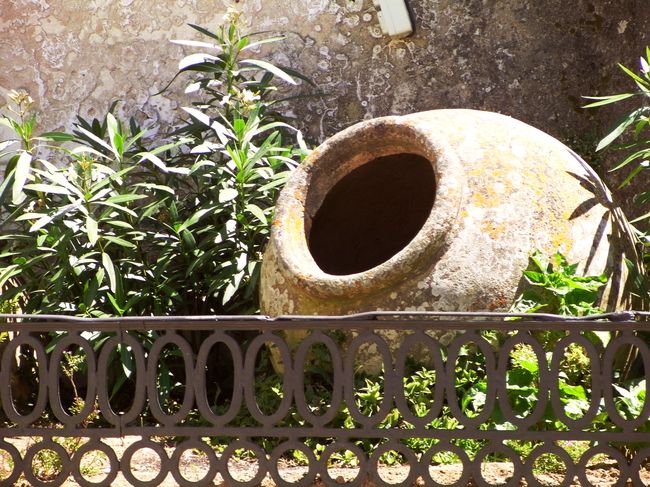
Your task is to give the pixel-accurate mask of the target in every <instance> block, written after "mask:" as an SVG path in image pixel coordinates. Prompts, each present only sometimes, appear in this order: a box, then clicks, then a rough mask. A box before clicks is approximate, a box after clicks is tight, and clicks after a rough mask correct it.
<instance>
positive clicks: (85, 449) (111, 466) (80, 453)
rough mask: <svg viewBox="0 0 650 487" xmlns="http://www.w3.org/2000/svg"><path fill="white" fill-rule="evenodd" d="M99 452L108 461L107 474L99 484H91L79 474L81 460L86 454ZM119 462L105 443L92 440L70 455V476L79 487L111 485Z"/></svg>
mask: <svg viewBox="0 0 650 487" xmlns="http://www.w3.org/2000/svg"><path fill="white" fill-rule="evenodd" d="M93 451H99V452H102V453H103V454H104V455H106V458H107V459H108V473H107V475H106V477H104V478H103V479H102V480H101V481H100V482H91V481H89V480H87V479H86V478H85V477H84V476H83V475H82V473H81V461H82V460H83V457H84V455H86V454H87V453H90V452H93ZM119 467H120V462H119V460H118V459H117V455H116V454H115V452H114V451H113V449H112V448H111V447H110V446H108V445H107V444H105V443H102V442H101V441H99V440H98V439H92V440H90V441H88V442H87V443H84V444H83V445H82V446H81V448H79V449H78V450H77V451H76V452H74V454H73V455H72V475H73V477H74V479H75V481H76V482H77V483H78V484H79V485H80V486H81V487H96V486H98V485H111V484H112V483H113V480H115V477H117V472H118V471H119V469H120V468H119Z"/></svg>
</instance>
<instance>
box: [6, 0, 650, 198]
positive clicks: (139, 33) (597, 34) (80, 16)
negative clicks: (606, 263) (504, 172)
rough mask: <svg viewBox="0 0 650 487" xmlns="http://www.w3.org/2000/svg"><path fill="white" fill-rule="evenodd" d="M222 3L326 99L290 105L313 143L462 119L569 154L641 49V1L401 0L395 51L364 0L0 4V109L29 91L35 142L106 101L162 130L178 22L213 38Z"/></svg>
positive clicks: (178, 98) (600, 121)
mask: <svg viewBox="0 0 650 487" xmlns="http://www.w3.org/2000/svg"><path fill="white" fill-rule="evenodd" d="M230 4H232V5H234V6H236V7H237V8H240V9H241V10H243V11H244V14H245V15H244V18H245V19H247V21H248V22H250V30H254V31H257V30H273V31H280V32H284V33H287V35H288V39H287V41H286V43H285V44H284V45H283V46H282V47H281V48H279V49H278V50H277V51H276V52H273V53H270V54H269V53H265V56H266V55H269V56H270V57H271V58H272V59H273V60H274V61H275V62H277V63H280V64H285V65H291V66H292V67H294V68H296V69H298V70H299V71H301V72H303V73H305V74H306V75H308V76H309V77H311V78H312V79H313V80H314V81H315V82H316V83H317V84H318V86H319V87H320V89H322V91H323V92H325V93H326V95H327V96H325V97H323V98H322V99H314V98H311V99H303V100H302V101H297V102H295V104H293V105H292V107H291V110H292V111H293V113H294V114H295V116H296V117H297V123H298V124H299V125H300V126H301V127H303V128H304V129H306V132H307V133H308V134H309V135H311V138H312V139H313V140H316V141H322V140H324V139H325V138H326V137H328V136H331V135H332V134H334V133H336V132H337V131H339V130H341V129H343V128H344V127H347V126H349V125H351V124H353V123H356V122H358V121H360V120H363V119H370V118H373V117H378V116H384V115H400V114H406V113H411V112H415V111H423V110H430V109H436V108H475V109H482V110H491V111H497V112H501V113H505V114H508V115H511V116H514V117H516V118H518V119H520V120H523V121H525V122H527V123H529V124H532V125H533V126H535V127H538V128H540V129H542V130H544V131H545V132H548V133H550V134H551V135H553V136H555V137H557V138H559V139H560V140H563V141H570V142H571V145H572V147H574V148H576V150H578V152H582V151H583V150H588V149H591V148H592V147H593V146H594V143H595V140H596V139H597V138H598V137H599V136H601V135H602V134H603V133H604V130H605V127H607V126H608V125H609V124H610V123H611V122H612V121H613V120H615V119H616V118H617V117H618V116H619V115H620V114H621V113H622V112H623V110H624V107H617V108H614V109H605V110H600V111H598V110H583V109H581V108H580V106H581V105H582V104H583V103H582V101H581V99H580V96H582V95H591V94H607V93H613V92H616V91H618V90H621V89H623V88H624V87H625V88H627V87H628V86H629V84H628V83H627V80H626V79H625V77H624V76H622V75H621V76H619V75H618V73H617V68H616V63H617V62H624V63H626V64H628V65H630V66H635V65H636V64H637V59H638V56H639V55H640V54H641V53H642V50H643V49H644V47H645V46H646V44H650V9H649V8H647V0H575V1H572V2H566V1H564V0H542V1H540V0H462V1H459V0H408V4H409V6H410V7H411V10H412V13H413V19H414V25H415V34H414V35H413V36H412V37H409V38H406V39H403V40H391V39H389V38H387V37H385V36H382V35H381V32H380V29H379V25H378V23H377V18H376V12H375V10H374V8H373V6H372V1H371V0H290V1H287V0H264V1H262V0H240V1H229V2H227V1H225V0H168V1H159V0H114V1H106V0H4V1H3V2H2V5H1V6H0V66H1V67H2V69H0V97H1V96H2V94H3V93H5V92H6V91H7V90H9V89H12V88H25V89H27V90H29V91H30V92H31V93H32V95H33V96H34V97H35V99H36V102H37V106H38V107H39V108H40V111H41V120H42V128H43V130H54V129H58V128H60V127H63V126H68V127H69V126H70V125H71V124H72V123H73V122H74V120H75V117H76V114H77V113H81V114H83V115H84V116H87V115H99V114H101V113H102V112H103V111H105V109H106V108H107V107H108V105H109V104H110V102H111V101H112V100H114V99H121V100H124V104H123V107H124V109H125V111H126V112H128V114H129V115H131V114H134V115H136V116H138V117H139V118H140V119H142V120H145V119H152V120H154V121H156V120H160V121H163V122H170V121H171V120H173V119H174V117H175V116H178V107H179V105H183V104H185V103H187V102H186V100H185V97H184V95H182V89H183V83H181V82H178V83H176V84H175V85H174V86H173V88H172V91H170V92H169V93H168V94H166V95H165V96H153V94H154V93H156V92H157V91H158V90H159V89H160V88H162V87H163V86H164V85H165V84H166V83H167V82H168V81H169V80H170V79H171V78H172V76H173V74H174V73H175V71H176V66H177V61H178V60H179V59H180V57H181V56H182V50H181V48H180V47H179V46H175V45H172V44H170V43H169V42H168V41H169V39H172V38H188V37H194V36H198V34H196V33H195V32H194V31H193V30H192V29H190V28H189V27H188V26H187V25H186V24H187V23H195V24H199V25H204V26H207V27H211V26H215V25H216V24H217V23H219V22H220V21H221V18H222V16H223V14H224V12H225V8H226V5H230ZM304 88H305V89H304V90H303V91H306V92H309V91H310V88H308V87H304ZM610 186H612V187H615V186H616V184H611V185H610Z"/></svg>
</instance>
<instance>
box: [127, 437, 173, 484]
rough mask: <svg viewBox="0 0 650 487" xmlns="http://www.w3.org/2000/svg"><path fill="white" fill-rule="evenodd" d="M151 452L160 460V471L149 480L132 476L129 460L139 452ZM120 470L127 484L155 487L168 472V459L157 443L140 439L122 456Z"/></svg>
mask: <svg viewBox="0 0 650 487" xmlns="http://www.w3.org/2000/svg"><path fill="white" fill-rule="evenodd" d="M146 449H149V450H153V452H154V453H155V454H156V455H158V458H159V459H160V471H159V472H158V475H156V476H155V477H154V478H152V479H151V480H140V479H138V478H137V477H136V476H135V475H134V474H133V470H132V465H131V459H132V458H133V456H134V455H135V454H136V453H137V452H138V451H140V450H146ZM120 470H121V471H122V475H124V478H125V479H126V481H127V482H129V483H130V484H131V485H133V486H134V487H155V486H158V485H160V484H161V483H162V481H163V480H164V479H165V477H166V476H167V473H168V471H169V457H168V456H167V453H165V449H164V448H163V447H162V445H160V444H159V443H156V442H154V441H151V439H142V440H140V441H136V442H135V443H133V444H132V445H129V446H128V447H127V449H126V450H125V451H124V454H123V455H122V460H120Z"/></svg>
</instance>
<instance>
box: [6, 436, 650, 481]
mask: <svg viewBox="0 0 650 487" xmlns="http://www.w3.org/2000/svg"><path fill="white" fill-rule="evenodd" d="M139 439H140V438H139V437H127V438H120V439H106V440H103V441H104V442H105V443H107V444H108V445H110V446H111V447H112V448H113V450H114V451H115V453H116V454H117V457H118V458H121V456H122V453H123V452H124V450H125V449H126V448H127V447H128V446H129V445H131V444H132V443H134V442H135V441H138V440H139ZM7 441H9V442H10V443H13V444H14V445H15V446H16V447H17V448H18V449H19V451H21V452H24V451H25V450H26V447H28V446H29V444H30V443H29V441H30V440H29V439H25V438H20V439H10V438H7ZM166 451H167V454H168V455H171V453H172V451H173V449H171V448H169V449H166ZM86 457H88V462H87V464H86V467H87V468H86V470H87V472H86V473H85V474H84V478H85V479H86V480H87V481H89V482H93V483H98V482H101V481H102V480H103V479H104V478H105V477H106V473H107V467H108V463H107V461H105V458H102V457H101V456H97V457H95V458H92V457H90V454H89V455H87V456H86ZM86 457H84V458H86ZM3 463H4V465H3ZM83 465H84V464H83V463H82V466H83ZM131 465H132V466H133V475H134V476H135V477H136V478H137V479H138V480H141V481H149V480H152V479H154V478H155V477H156V476H157V474H158V472H159V469H160V461H159V459H158V456H157V454H156V453H155V452H153V451H151V450H141V451H139V452H138V453H136V454H135V455H134V456H133V458H132V460H131ZM3 467H4V468H6V467H7V465H6V461H3V458H2V457H1V456H0V480H2V479H3V478H6V470H5V471H4V473H5V474H4V475H2V474H3ZM208 467H209V462H208V461H207V459H206V457H204V456H202V455H201V454H200V452H199V453H194V452H192V451H189V450H188V451H186V452H185V453H184V454H183V455H182V456H181V461H180V472H181V475H183V477H185V478H186V479H187V480H188V481H190V482H192V481H198V480H200V479H201V478H203V477H204V475H205V474H206V472H207V471H208ZM429 468H430V470H429V471H430V474H431V477H432V478H433V479H434V480H435V481H436V482H437V483H438V484H440V485H453V484H455V483H456V482H457V481H458V480H459V479H460V478H461V476H462V465H460V464H451V465H436V466H433V465H432V466H431V467H429ZM229 471H230V474H231V475H232V477H233V478H235V479H236V480H238V481H248V480H251V479H253V478H254V477H255V475H256V473H257V465H256V464H255V463H254V462H246V461H239V460H238V461H233V462H231V463H229ZM306 472H307V468H306V467H300V466H293V465H290V464H281V465H280V468H279V474H280V476H281V477H282V478H283V479H284V480H285V481H287V482H290V483H293V482H297V481H299V480H301V479H302V478H303V476H304V475H305V473H306ZM328 472H329V474H330V476H331V478H332V479H333V481H334V482H335V483H336V484H341V485H345V484H346V483H347V482H349V481H351V480H353V479H354V478H356V476H357V473H358V471H357V470H355V469H354V468H331V469H328ZM408 473H409V467H408V466H391V467H381V468H380V470H379V475H380V476H381V478H382V479H383V480H384V482H387V483H389V484H393V485H407V484H404V481H405V480H406V479H407V477H408ZM481 473H482V476H483V479H484V480H485V482H487V484H488V485H494V486H498V485H505V484H506V483H507V482H508V481H509V480H510V479H511V478H512V465H511V464H508V463H486V464H484V465H483V466H482V469H481ZM587 477H588V479H589V482H590V484H591V486H593V487H609V486H613V485H615V484H616V482H617V481H618V469H617V468H616V466H615V465H614V464H601V465H598V466H595V467H593V468H590V470H589V472H588V475H587ZM642 479H643V481H644V484H645V485H646V486H650V471H648V470H644V472H643V474H642ZM42 480H46V479H45V478H42ZM537 480H538V482H539V484H540V485H543V486H559V485H561V484H562V482H563V481H564V476H563V475H562V474H539V475H538V476H537ZM15 485H17V486H18V487H22V486H26V485H29V484H27V483H26V482H25V481H24V480H22V479H21V480H20V481H19V482H18V483H17V484H15ZM78 485H79V484H78V483H76V482H75V481H74V480H73V479H72V476H70V477H69V478H68V480H66V481H65V482H64V483H63V486H65V487H73V486H78ZM130 485H131V484H130V483H129V482H127V480H126V479H125V478H124V476H123V475H122V473H119V474H118V475H117V478H116V479H115V480H114V481H113V482H112V483H111V486H113V487H127V486H130ZM157 485H159V486H161V487H173V486H177V485H178V483H177V482H176V481H175V480H174V478H173V476H172V475H171V474H168V475H167V476H166V477H165V478H164V479H163V480H162V481H161V482H160V483H158V484H157ZM213 485H215V486H218V487H227V486H228V485H229V484H228V483H226V482H225V481H224V479H223V478H221V476H217V478H216V479H215V482H214V484H213ZM258 485H259V486H261V487H272V486H275V485H276V484H275V482H274V481H273V480H272V479H271V477H270V476H269V475H267V476H266V477H265V478H264V479H262V481H261V483H259V484H258ZM374 485H375V484H374V483H373V482H371V481H370V480H366V481H365V482H363V484H362V487H374ZM411 485H415V486H426V483H425V482H424V481H423V480H422V479H421V478H417V479H416V480H415V482H414V483H412V484H411ZM466 485H467V487H475V486H476V485H477V484H476V483H475V482H474V481H472V480H470V481H469V483H468V484H466ZM518 485H519V486H527V485H528V484H527V483H526V482H525V481H522V482H520V483H519V484H518ZM324 486H325V483H324V482H322V481H321V480H316V481H315V482H314V483H313V484H312V487H324ZM570 486H571V487H589V486H588V485H587V486H583V485H582V484H580V483H579V482H578V480H577V479H574V481H573V482H572V483H571V484H570ZM627 486H630V487H631V486H632V484H631V483H628V484H627ZM634 487H637V486H634ZM639 487H641V486H639Z"/></svg>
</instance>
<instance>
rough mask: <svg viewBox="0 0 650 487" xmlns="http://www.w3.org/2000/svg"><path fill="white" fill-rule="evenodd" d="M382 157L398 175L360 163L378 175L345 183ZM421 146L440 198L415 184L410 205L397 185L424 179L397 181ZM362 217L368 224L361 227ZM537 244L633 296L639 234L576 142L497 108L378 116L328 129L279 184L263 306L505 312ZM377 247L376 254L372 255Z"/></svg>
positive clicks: (269, 310) (610, 301)
mask: <svg viewBox="0 0 650 487" xmlns="http://www.w3.org/2000/svg"><path fill="white" fill-rule="evenodd" d="M396 154H401V155H400V156H399V157H395V155H396ZM386 157H389V160H388V162H389V164H392V167H393V172H392V174H393V176H391V173H390V172H385V171H383V168H381V167H379V166H376V167H375V169H372V170H369V171H366V173H365V176H364V177H365V178H367V179H375V180H376V184H375V186H374V187H373V188H371V189H369V190H368V191H367V192H365V190H362V189H360V190H359V191H360V194H359V195H354V192H353V191H350V192H345V191H344V190H341V188H342V187H343V186H345V184H346V181H348V180H349V179H350V178H351V177H352V178H354V177H355V175H357V174H359V171H360V170H365V169H367V168H370V167H371V165H376V164H377V161H378V160H380V161H383V160H385V158H386ZM390 157H392V159H390ZM378 158H379V159H378ZM419 158H424V159H426V160H428V161H430V164H431V167H432V169H433V171H432V173H433V174H431V176H427V175H418V178H420V179H424V180H426V181H428V182H429V184H430V193H431V197H432V198H433V197H434V196H435V201H434V203H433V206H431V203H430V202H429V201H428V200H427V199H426V198H424V199H422V198H419V197H417V198H411V201H415V202H414V203H411V206H407V205H406V204H405V203H399V198H398V196H399V195H397V196H396V195H395V194H394V193H398V192H403V193H405V194H406V196H407V199H408V197H411V196H412V195H413V194H414V193H415V192H416V191H418V192H419V191H420V190H419V189H417V188H416V186H417V185H416V184H415V181H411V182H410V184H411V185H410V186H409V185H408V184H407V185H405V186H403V187H401V188H400V186H399V185H398V183H397V175H398V174H400V173H402V172H403V168H404V164H405V163H406V162H408V160H409V159H419ZM361 183H362V181H360V180H357V181H356V184H357V187H359V188H360V187H361ZM382 184H383V186H382ZM376 194H379V195H380V197H379V198H378V199H377V200H376V201H374V202H373V204H372V205H370V206H369V207H367V208H362V209H361V211H357V210H358V207H359V206H363V205H364V201H363V198H367V197H370V195H376ZM332 195H334V197H332ZM358 196H360V198H359V197H358ZM334 200H338V203H337V202H336V201H334ZM396 201H397V204H398V205H400V207H399V211H398V212H396V213H394V212H393V210H394V208H392V205H394V204H395V202H396ZM337 205H338V206H337ZM418 206H421V207H422V208H419V207H418ZM422 209H423V210H424V211H425V212H426V216H425V220H424V221H422V220H420V219H419V218H420V216H419V215H420V213H421V212H420V210H422ZM346 213H349V214H350V215H352V216H351V217H349V219H351V220H352V221H351V222H348V221H347V220H348V216H347V215H346ZM414 219H415V220H414ZM373 221H374V222H375V223H376V224H375V226H373ZM322 222H326V223H322ZM348 223H351V225H348ZM413 223H415V225H416V228H415V232H414V233H413V234H412V235H411V237H412V240H410V241H409V238H411V237H409V238H407V239H405V240H404V241H403V242H402V243H400V246H399V248H395V247H394V246H392V243H393V240H392V239H393V238H394V236H395V234H396V233H399V229H400V228H403V227H412V224H413ZM355 224H356V225H358V226H362V227H364V231H363V232H360V233H356V232H355V231H354V225H355ZM328 225H329V226H328ZM317 228H327V229H329V233H328V232H327V231H320V230H319V231H316V229H317ZM418 230H419V231H418ZM341 239H343V241H340V240H341ZM322 249H325V250H324V251H323V250H322ZM358 249H360V250H361V251H360V252H357V250H358ZM535 250H540V251H541V252H542V253H543V254H544V255H549V256H550V255H552V254H553V253H555V252H556V251H559V252H562V253H563V254H564V255H565V256H566V257H567V259H568V260H569V262H577V263H579V264H580V266H579V269H580V272H583V273H585V274H600V273H602V272H605V273H607V274H608V276H610V284H609V288H608V290H607V291H606V292H605V293H604V296H603V302H602V306H603V307H604V308H606V309H609V310H615V309H620V308H621V307H626V306H629V305H630V303H628V302H626V301H624V300H625V299H627V297H628V296H629V295H627V294H625V293H623V287H624V281H625V278H626V274H627V272H626V266H625V263H624V258H625V257H627V258H633V257H632V254H633V252H634V251H633V245H632V236H631V234H630V232H629V229H628V226H627V223H626V221H625V219H624V218H623V217H622V215H621V213H620V210H619V209H618V208H617V207H616V206H615V205H614V204H613V202H612V200H611V195H610V193H609V191H608V190H607V188H606V187H605V186H604V185H603V183H602V181H601V180H600V178H599V177H598V176H597V175H596V173H595V172H594V171H593V170H592V169H591V168H590V167H589V166H588V165H587V164H586V163H585V162H584V161H583V160H582V159H581V158H580V157H579V156H577V155H576V154H575V152H573V151H571V150H570V149H568V148H567V147H566V146H564V145H563V144H561V143H560V142H558V141H557V140H555V139H554V138H552V137H550V136H549V135H547V134H545V133H543V132H541V131H539V130H537V129H535V128H533V127H531V126H529V125H526V124H524V123H522V122H519V121H517V120H515V119H512V118H510V117H506V116H503V115H499V114H495V113H490V112H480V111H474V110H434V111H429V112H423V113H418V114H413V115H409V116H404V117H385V118H380V119H376V120H372V121H368V122H363V123H360V124H358V125H355V126H353V127H350V128H349V129H347V130H345V131H343V132H340V133H339V134H337V135H335V136H334V137H332V138H331V139H329V140H328V141H327V142H325V143H324V144H323V145H321V146H320V147H319V148H318V149H317V150H315V151H314V152H313V153H312V155H310V156H309V158H308V159H307V160H306V161H305V162H304V163H303V164H302V165H301V166H300V167H299V168H298V169H296V171H295V172H294V174H293V175H292V177H291V178H290V180H289V183H288V184H287V186H286V187H285V188H284V190H283V191H282V193H281V195H280V198H279V200H278V205H277V210H276V218H275V219H274V222H273V227H272V234H271V241H270V243H269V246H268V248H267V252H266V255H265V259H264V262H263V266H262V288H261V289H262V292H261V307H262V312H263V313H265V314H270V315H282V314H307V315H309V314H319V315H342V314H348V313H355V312H363V311H374V310H407V311H506V310H507V309H508V308H509V307H510V305H511V304H512V303H513V302H514V300H515V298H516V297H517V295H518V294H519V293H520V292H521V289H522V288H521V286H522V285H523V282H524V281H523V279H522V274H521V273H522V270H524V269H525V268H526V267H527V265H528V258H529V256H530V255H531V254H532V253H533V251H535ZM328 252H330V253H331V255H328ZM368 252H372V253H377V252H378V256H379V258H376V259H374V260H372V261H367V260H365V255H366V254H367V253H368ZM382 252H383V253H382Z"/></svg>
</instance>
